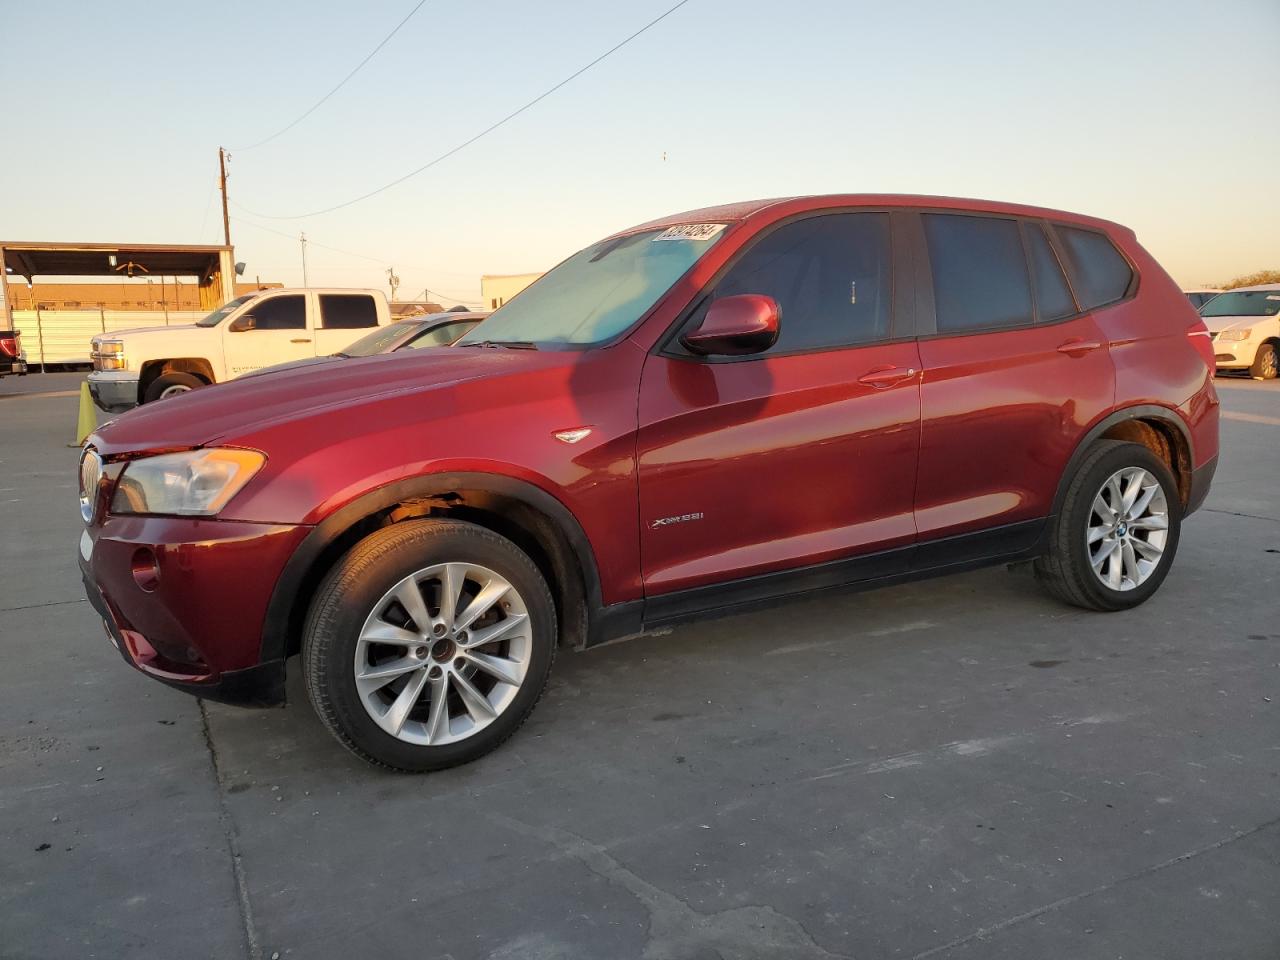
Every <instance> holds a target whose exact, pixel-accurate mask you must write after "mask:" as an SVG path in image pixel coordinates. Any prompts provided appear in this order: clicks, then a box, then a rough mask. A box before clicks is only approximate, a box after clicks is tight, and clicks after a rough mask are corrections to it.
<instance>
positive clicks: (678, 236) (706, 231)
mask: <svg viewBox="0 0 1280 960" xmlns="http://www.w3.org/2000/svg"><path fill="white" fill-rule="evenodd" d="M723 229H724V224H723V223H682V224H680V225H679V226H677V227H668V228H667V229H666V230H663V231H662V232H661V233H660V234H658V235H657V236H656V237H654V238H653V242H654V243H657V242H658V241H659V240H710V239H711V238H712V237H714V236H715V235H716V234H717V233H719V232H720V231H721V230H723Z"/></svg>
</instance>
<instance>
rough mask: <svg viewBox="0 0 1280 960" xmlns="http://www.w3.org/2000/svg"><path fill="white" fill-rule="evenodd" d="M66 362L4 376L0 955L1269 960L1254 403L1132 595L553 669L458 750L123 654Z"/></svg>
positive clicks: (1264, 387) (834, 621)
mask: <svg viewBox="0 0 1280 960" xmlns="http://www.w3.org/2000/svg"><path fill="white" fill-rule="evenodd" d="M78 382H79V378H78V377H76V376H63V377H60V376H55V375H42V376H32V377H28V378H27V379H26V380H25V381H17V380H3V381H0V558H2V560H3V572H2V573H0V956H3V957H6V958H18V957H22V958H29V957H39V958H46V957H122V956H129V957H137V958H144V957H147V958H149V957H156V958H166V960H168V958H174V957H181V958H184V960H186V958H195V957H214V958H234V957H249V958H254V960H256V958H271V957H275V956H276V955H277V954H278V955H279V957H281V958H308V960H309V958H336V960H342V958H352V957H360V958H401V957H405V958H408V957H412V958H421V960H439V958H445V957H450V958H454V960H464V958H512V960H514V958H531V960H553V958H565V960H588V958H589V960H599V958H609V960H612V958H633V957H637V958H638V957H645V958H650V960H701V958H724V960H765V958H769V960H773V958H795V960H814V958H829V957H858V958H874V957H903V958H917V960H918V958H924V957H940V958H947V960H1000V958H1009V960H1015V958H1016V960H1025V958H1037V960H1040V958H1044V960H1048V958H1070V960H1086V958H1129V960H1132V958H1153V960H1176V958H1187V960H1204V958H1209V957H1213V958H1272V960H1274V958H1276V957H1277V956H1280V616H1278V614H1280V604H1278V603H1277V599H1276V597H1277V593H1278V592H1280V384H1278V383H1271V384H1257V383H1251V382H1248V381H1237V380H1233V381H1222V380H1220V381H1219V385H1220V386H1221V394H1222V398H1223V402H1224V409H1225V411H1226V414H1225V416H1226V419H1224V420H1223V459H1222V465H1221V468H1220V470H1219V473H1218V479H1217V482H1216V484H1215V486H1214V489H1213V492H1212V494H1211V497H1210V499H1209V502H1208V505H1207V507H1206V508H1205V509H1204V510H1203V511H1201V512H1200V513H1199V514H1198V515H1196V516H1195V517H1193V518H1191V519H1190V520H1189V521H1188V523H1187V525H1186V526H1185V527H1184V530H1183V539H1182V544H1181V548H1180V550H1179V556H1178V559H1177V563H1176V564H1175V566H1174V568H1173V571H1172V573H1171V574H1170V576H1169V579H1168V581H1167V582H1166V583H1165V585H1164V587H1163V589H1162V590H1161V591H1160V592H1159V593H1158V594H1157V596H1156V597H1155V598H1154V599H1153V600H1152V601H1150V602H1149V603H1147V604H1146V605H1145V606H1143V607H1142V608H1140V609H1138V610H1135V611H1132V612H1128V613H1123V614H1111V615H1099V614H1090V613H1085V612H1082V611H1078V610H1074V609H1070V608H1067V607H1063V606H1061V605H1059V604H1057V603H1055V602H1053V601H1052V600H1049V599H1048V598H1046V597H1045V596H1043V595H1042V594H1041V593H1040V592H1039V590H1038V589H1037V588H1036V586H1035V585H1034V583H1033V582H1032V581H1031V580H1030V578H1029V577H1028V576H1026V575H1020V574H1011V573H1009V572H1006V571H1005V570H1003V569H995V570H986V571H981V572H977V573H972V574H968V575H963V576H957V577H952V578H950V579H943V580H935V581H930V582H926V583H920V584H914V585H910V586H902V587H895V588H892V589H887V590H882V591H879V592H874V593H852V594H851V593H829V594H826V595H822V596H815V597H812V598H810V599H807V600H802V601H798V602H794V603H791V604H789V605H787V606H783V607H778V608H775V609H773V610H770V611H767V612H763V613H754V614H750V615H745V616H738V617H734V618H731V619H725V620H721V621H718V622H713V623H706V624H701V625H697V626H689V627H684V628H681V629H678V630H676V631H674V632H672V633H670V634H668V635H665V636H658V637H652V638H647V639H644V640H640V641H634V642H630V643H626V644H620V645H616V646H611V647H606V648H604V649H601V650H597V651H593V652H591V653H586V654H567V655H564V656H563V657H562V658H561V660H560V661H559V663H558V664H557V665H556V669H555V671H554V675H553V678H552V682H551V687H550V689H549V691H548V694H547V695H546V696H545V697H544V699H543V701H542V703H541V705H540V706H539V707H538V709H537V711H536V712H535V714H534V715H533V717H532V718H531V720H530V721H529V723H528V724H527V725H526V726H525V728H524V729H523V730H522V731H521V732H520V733H519V734H518V735H517V736H516V737H515V738H514V739H513V740H512V741H511V742H510V743H508V744H507V745H506V746H505V747H503V748H502V749H501V750H499V751H498V752H497V753H495V754H492V755H491V756H489V757H488V758H486V759H484V760H482V761H480V762H478V763H475V764H472V765H470V766H467V767H463V768H459V769H455V770H452V771H447V772H444V773H439V774H434V775H430V776H424V777H408V776H401V775H395V774H389V773H385V772H381V771H378V770H375V769H373V768H370V767H367V766H365V765H363V764H362V763H360V762H359V761H357V760H356V759H354V758H353V757H351V756H350V755H349V754H347V753H346V752H345V751H344V750H342V749H341V748H340V747H339V746H338V745H337V744H336V743H335V742H334V741H332V740H331V739H330V738H329V737H328V735H327V734H326V733H325V732H324V731H323V730H322V729H321V727H320V725H319V723H318V721H316V719H315V718H314V717H313V715H312V714H311V712H310V709H309V708H308V706H307V704H306V701H305V697H304V694H303V692H302V690H301V688H300V686H299V685H298V684H297V682H296V679H297V678H296V676H295V677H294V678H293V679H292V680H291V690H290V693H291V696H292V698H293V702H292V704H291V705H290V706H289V707H288V708H287V709H283V710H274V711H265V712H252V711H243V710H237V709H234V708H227V707H221V706H218V705H209V706H207V707H205V708H203V709H202V707H201V705H200V704H199V703H198V702H197V701H195V700H193V699H191V698H189V697H187V696H185V695H183V694H180V693H176V692H173V691H171V690H168V689H166V688H165V687H162V686H160V685H159V684H157V683H154V682H152V681H149V680H147V679H146V678H144V677H142V676H141V675H139V674H136V673H134V672H133V671H130V670H129V669H127V668H126V667H125V666H124V665H123V664H122V663H121V662H120V659H119V657H118V655H117V654H116V653H115V652H114V651H113V650H112V648H111V647H110V645H109V644H108V643H107V641H106V639H105V637H104V636H103V633H102V628H101V626H100V625H99V623H98V622H97V621H96V619H95V617H94V615H93V612H92V611H91V610H90V609H89V607H88V605H87V604H86V603H85V602H83V599H82V596H81V590H80V585H79V582H78V578H77V575H76V569H75V562H74V557H75V543H76V538H77V533H78V527H79V523H80V520H79V516H78V513H77V510H76V502H75V476H74V475H75V463H76V451H75V450H74V449H70V448H68V447H67V446H65V444H66V443H67V441H68V440H70V439H72V437H71V434H72V432H73V428H74V424H75V415H76V400H75V398H74V396H32V394H34V393H45V394H49V393H52V394H57V393H60V392H64V391H68V390H74V389H75V388H76V386H77V385H78Z"/></svg>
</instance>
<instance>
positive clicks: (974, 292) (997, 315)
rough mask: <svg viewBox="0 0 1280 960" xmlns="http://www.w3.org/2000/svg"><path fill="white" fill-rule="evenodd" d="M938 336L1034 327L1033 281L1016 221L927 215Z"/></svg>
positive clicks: (943, 214) (926, 225)
mask: <svg viewBox="0 0 1280 960" xmlns="http://www.w3.org/2000/svg"><path fill="white" fill-rule="evenodd" d="M923 219H924V233H925V239H926V240H927V242H928V244H929V263H930V266H931V267H932V269H933V297H934V304H935V307H936V310H937V316H938V332H939V333H963V332H965V331H968V330H989V329H994V328H999V327H1010V326H1017V325H1019V324H1027V323H1030V322H1031V281H1030V279H1029V278H1028V276H1027V261H1026V258H1025V257H1024V256H1023V253H1022V238H1021V237H1020V236H1019V232H1018V223H1017V221H1015V220H1000V219H996V218H993V217H970V216H963V215H957V214H949V213H927V214H925V215H924V218H923Z"/></svg>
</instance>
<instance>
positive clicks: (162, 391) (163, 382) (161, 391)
mask: <svg viewBox="0 0 1280 960" xmlns="http://www.w3.org/2000/svg"><path fill="white" fill-rule="evenodd" d="M203 386H206V384H205V382H204V381H203V380H201V379H200V378H199V377H197V376H195V375H194V374H190V373H179V372H174V373H164V374H161V375H160V376H158V377H156V378H155V379H154V380H152V381H151V383H150V385H149V386H148V387H147V395H146V396H145V397H144V398H143V402H145V403H154V402H155V401H157V400H168V399H169V398H170V397H176V396H179V395H180V394H183V393H190V392H191V391H192V390H195V389H196V388H197V387H203Z"/></svg>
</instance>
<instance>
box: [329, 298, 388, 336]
mask: <svg viewBox="0 0 1280 960" xmlns="http://www.w3.org/2000/svg"><path fill="white" fill-rule="evenodd" d="M320 323H321V324H322V325H323V326H324V327H325V329H327V330H355V329H359V328H360V327H376V326H377V325H378V308H377V306H376V305H375V304H374V302H373V297H371V296H369V295H368V294H362V293H322V294H320Z"/></svg>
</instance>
